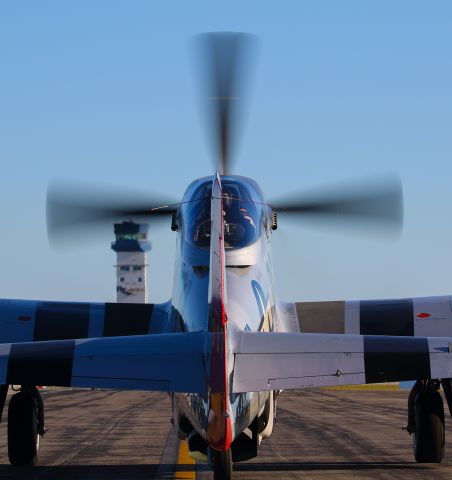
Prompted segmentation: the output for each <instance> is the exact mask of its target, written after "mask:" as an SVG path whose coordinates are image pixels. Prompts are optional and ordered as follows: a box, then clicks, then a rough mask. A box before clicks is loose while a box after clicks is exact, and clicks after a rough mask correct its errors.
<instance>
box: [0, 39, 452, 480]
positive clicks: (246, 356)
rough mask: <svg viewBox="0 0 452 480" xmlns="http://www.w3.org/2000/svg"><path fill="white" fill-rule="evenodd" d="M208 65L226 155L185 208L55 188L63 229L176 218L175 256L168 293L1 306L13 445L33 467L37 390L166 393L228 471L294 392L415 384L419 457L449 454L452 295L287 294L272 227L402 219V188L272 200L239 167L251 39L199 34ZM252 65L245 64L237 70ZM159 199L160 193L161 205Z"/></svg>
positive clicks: (203, 455) (185, 428)
mask: <svg viewBox="0 0 452 480" xmlns="http://www.w3.org/2000/svg"><path fill="white" fill-rule="evenodd" d="M201 40H202V42H201V44H202V46H203V48H204V49H205V50H204V54H205V56H204V58H205V59H206V60H207V61H208V63H209V66H210V67H211V68H210V69H209V72H210V73H211V76H210V77H209V80H210V83H208V84H206V88H207V90H210V91H209V92H208V93H209V94H210V95H209V97H210V107H209V108H210V110H209V113H211V114H212V116H211V117H210V125H213V127H214V128H213V133H214V135H213V137H214V140H215V142H214V143H215V145H216V146H217V148H218V150H217V155H216V157H217V158H219V162H218V165H217V172H216V174H215V175H213V176H209V177H205V178H201V179H198V180H195V181H194V182H192V183H191V184H190V186H189V187H188V188H187V190H186V192H185V194H184V196H183V199H182V201H181V202H179V203H178V204H172V205H170V206H164V207H157V208H156V207H155V205H156V204H155V203H154V204H153V205H152V204H150V203H146V202H145V203H144V204H143V203H142V202H141V201H140V202H139V201H136V202H128V203H129V204H128V205H126V206H124V205H118V203H117V200H116V199H115V198H112V199H110V200H108V199H103V200H102V201H100V200H99V199H98V198H97V197H96V198H94V197H93V196H92V195H91V198H90V196H89V194H87V191H86V190H85V191H83V192H79V193H77V192H74V191H72V192H69V193H68V192H62V191H60V192H59V193H58V192H56V191H50V192H49V196H48V211H47V214H48V228H49V233H50V234H51V235H53V236H54V235H56V234H57V233H58V232H60V231H62V230H63V229H66V228H68V227H70V226H73V227H76V228H80V227H82V226H83V225H85V226H86V224H90V223H91V222H98V221H105V220H107V221H109V222H110V221H111V220H112V219H114V218H118V217H135V216H140V217H141V216H146V217H148V218H149V219H151V220H152V219H153V218H155V217H161V216H162V215H172V229H173V230H174V231H176V232H177V246H176V249H177V255H176V265H175V276H174V285H173V295H172V299H171V300H170V301H169V302H167V303H165V304H155V305H153V304H113V303H105V304H103V303H69V302H44V301H30V300H2V301H1V302H0V383H1V386H0V407H1V411H2V410H3V407H4V404H5V399H6V393H7V390H8V386H9V385H18V386H21V388H20V391H19V392H18V393H16V394H15V395H14V396H13V397H12V398H11V401H10V403H9V415H8V452H9V459H10V461H11V463H12V464H13V465H29V464H34V463H35V462H36V460H37V454H38V446H39V437H40V436H42V435H43V434H44V431H45V428H44V405H43V401H42V398H41V396H40V395H39V392H38V391H37V390H36V387H35V386H36V385H56V386H63V387H64V386H68V387H69V386H71V387H95V388H120V389H137V390H144V391H164V392H168V393H169V394H170V396H171V399H172V405H173V416H174V419H175V426H176V428H177V432H178V435H179V437H180V438H182V439H187V441H188V447H189V451H190V454H191V455H192V456H193V457H195V458H197V459H200V460H208V459H209V461H210V462H211V464H212V465H213V469H214V477H215V480H222V479H230V478H231V476H232V463H233V462H240V461H244V460H248V459H251V458H253V457H255V456H256V455H257V451H258V447H259V445H260V443H261V441H262V440H264V439H266V438H268V437H269V436H270V435H271V434H272V431H273V426H274V421H275V418H276V400H277V397H278V395H279V394H280V392H281V391H282V390H288V389H300V388H305V387H320V386H332V385H350V384H365V383H378V382H392V381H402V380H416V384H415V387H414V388H413V390H412V392H411V394H410V401H409V407H408V410H409V411H408V430H409V432H410V433H414V450H415V458H416V460H417V461H419V462H440V461H441V459H442V457H443V451H444V409H443V402H442V399H441V396H440V394H439V393H438V389H439V386H440V384H442V385H443V389H444V392H445V396H446V399H447V402H448V405H449V408H451V407H452V392H451V383H450V380H449V379H450V378H452V353H451V345H452V310H451V308H452V307H451V305H452V303H451V302H452V297H427V298H417V299H402V300H384V301H361V302H360V301H347V302H316V303H281V302H279V303H278V302H277V301H276V299H275V296H274V291H273V286H272V285H273V280H272V263H271V255H270V253H271V251H270V244H271V237H272V232H273V230H275V229H276V227H277V221H276V214H277V213H278V212H279V213H281V214H287V215H294V214H298V215H301V214H305V215H310V216H312V215H316V216H318V217H323V218H325V219H329V218H331V216H332V215H333V216H334V218H335V219H336V220H337V219H345V220H349V221H354V220H360V219H362V218H366V219H368V220H371V221H374V222H377V223H378V224H379V225H381V224H386V225H387V224H390V225H392V226H395V227H396V228H397V226H398V225H400V221H401V202H402V200H401V190H400V186H399V185H398V184H385V185H380V186H375V187H374V188H373V189H370V190H369V189H367V190H366V191H365V192H364V191H360V192H358V191H356V190H355V191H354V190H350V189H349V188H347V189H346V190H345V191H342V192H340V191H338V190H337V191H335V192H330V193H329V195H327V196H326V197H320V196H317V197H305V198H304V199H303V198H297V199H292V200H290V201H288V200H287V201H285V202H279V203H278V202H272V203H270V204H269V203H267V202H266V200H265V198H264V196H263V194H262V192H261V190H260V188H259V186H258V185H257V184H256V182H254V181H253V180H251V179H250V178H245V177H240V176H236V175H231V174H230V173H229V167H230V156H231V154H230V151H231V145H232V140H233V139H234V130H233V128H232V127H234V126H235V125H236V122H237V118H236V114H237V99H238V97H239V95H238V93H239V92H238V90H239V87H240V83H239V82H238V80H239V72H240V71H241V68H242V67H244V66H245V64H244V63H243V61H244V59H245V58H246V55H245V53H246V52H247V51H248V50H247V48H248V46H249V45H250V41H251V39H250V38H249V37H248V36H246V35H243V34H208V35H206V36H203V37H201ZM239 67H240V68H239ZM159 204H161V203H157V205H159Z"/></svg>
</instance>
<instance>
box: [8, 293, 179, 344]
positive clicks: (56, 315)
mask: <svg viewBox="0 0 452 480" xmlns="http://www.w3.org/2000/svg"><path fill="white" fill-rule="evenodd" d="M170 309H171V302H167V303H162V304H150V303H148V304H140V303H88V302H49V301H36V300H2V299H0V343H16V342H33V341H43V340H66V339H71V338H97V337H116V336H127V335H145V334H150V333H164V332H169V331H174V330H173V329H172V328H170V325H169V323H170Z"/></svg>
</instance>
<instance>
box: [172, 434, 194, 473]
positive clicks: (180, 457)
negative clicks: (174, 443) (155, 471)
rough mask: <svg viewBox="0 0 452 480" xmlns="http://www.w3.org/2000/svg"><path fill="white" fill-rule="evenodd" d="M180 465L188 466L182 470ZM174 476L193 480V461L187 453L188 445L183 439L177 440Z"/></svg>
mask: <svg viewBox="0 0 452 480" xmlns="http://www.w3.org/2000/svg"><path fill="white" fill-rule="evenodd" d="M181 465H184V466H189V469H187V470H183V469H181ZM174 478H180V479H185V480H195V461H194V460H193V458H191V457H190V455H189V454H188V445H187V442H186V441H184V440H181V441H179V448H178V452H177V467H176V476H175V477H174Z"/></svg>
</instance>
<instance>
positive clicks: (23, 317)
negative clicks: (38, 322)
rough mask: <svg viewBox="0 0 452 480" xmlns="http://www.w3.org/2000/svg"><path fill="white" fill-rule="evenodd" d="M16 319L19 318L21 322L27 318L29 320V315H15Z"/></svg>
mask: <svg viewBox="0 0 452 480" xmlns="http://www.w3.org/2000/svg"><path fill="white" fill-rule="evenodd" d="M17 320H21V321H22V322H27V321H28V320H31V317H29V316H28V315H20V316H19V317H17Z"/></svg>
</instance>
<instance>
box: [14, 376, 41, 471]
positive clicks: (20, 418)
mask: <svg viewBox="0 0 452 480" xmlns="http://www.w3.org/2000/svg"><path fill="white" fill-rule="evenodd" d="M44 432H45V428H44V403H43V401H42V397H41V394H40V393H39V391H38V390H37V389H36V387H28V386H22V388H21V390H20V392H18V393H16V394H15V395H13V396H12V398H11V400H10V402H9V408H8V457H9V461H10V463H11V465H36V464H37V462H38V451H39V440H40V436H42V435H44Z"/></svg>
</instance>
